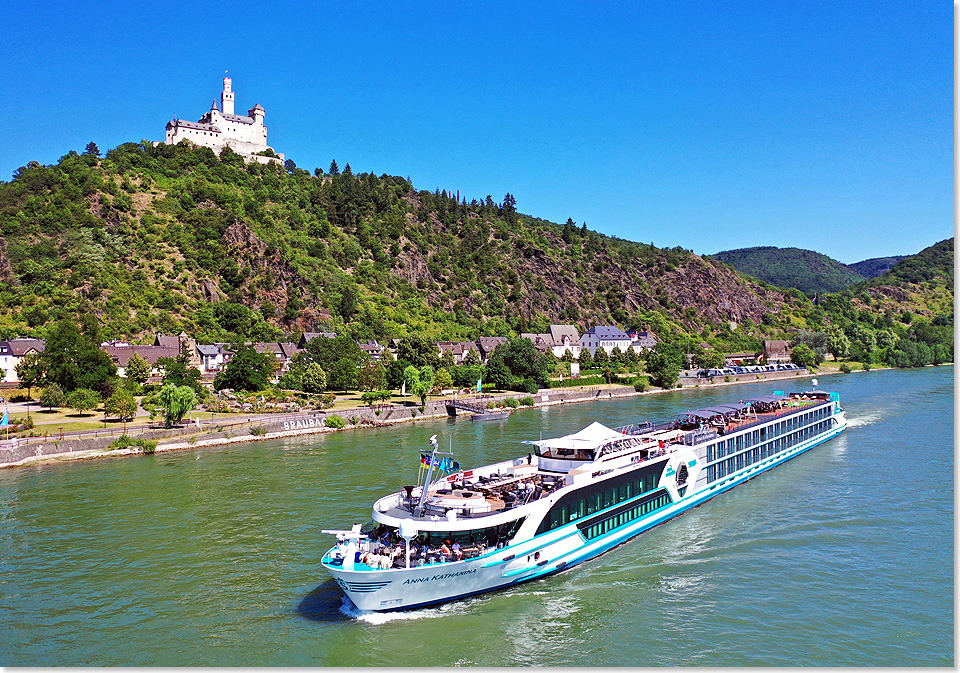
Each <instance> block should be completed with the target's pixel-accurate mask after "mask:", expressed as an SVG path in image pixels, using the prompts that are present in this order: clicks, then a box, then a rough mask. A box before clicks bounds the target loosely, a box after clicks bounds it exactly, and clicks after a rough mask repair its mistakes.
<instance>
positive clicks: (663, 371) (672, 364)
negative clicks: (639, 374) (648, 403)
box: [647, 347, 680, 388]
mask: <svg viewBox="0 0 960 673" xmlns="http://www.w3.org/2000/svg"><path fill="white" fill-rule="evenodd" d="M647 373H648V374H649V375H650V382H651V383H652V384H653V385H655V386H659V387H660V388H673V387H674V386H675V385H677V380H678V379H679V378H680V362H679V361H678V359H677V358H676V357H675V355H674V354H670V353H667V352H665V349H664V348H663V347H660V348H658V349H657V350H655V351H652V352H651V353H648V354H647Z"/></svg>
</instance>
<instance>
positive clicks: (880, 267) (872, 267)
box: [847, 255, 910, 278]
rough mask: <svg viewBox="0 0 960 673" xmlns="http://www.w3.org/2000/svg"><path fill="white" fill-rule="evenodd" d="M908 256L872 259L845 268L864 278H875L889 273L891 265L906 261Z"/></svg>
mask: <svg viewBox="0 0 960 673" xmlns="http://www.w3.org/2000/svg"><path fill="white" fill-rule="evenodd" d="M909 256H910V255H894V256H893V257H874V258H873V259H865V260H863V261H862V262H857V263H856V264H848V265H847V266H848V267H849V268H851V269H853V270H854V271H856V272H857V273H859V274H860V275H861V276H863V277H864V278H876V277H877V276H882V275H883V274H885V273H886V272H887V271H889V270H890V269H891V268H892V267H893V265H894V264H896V263H897V262H899V261H900V260H901V259H906V258H907V257H909Z"/></svg>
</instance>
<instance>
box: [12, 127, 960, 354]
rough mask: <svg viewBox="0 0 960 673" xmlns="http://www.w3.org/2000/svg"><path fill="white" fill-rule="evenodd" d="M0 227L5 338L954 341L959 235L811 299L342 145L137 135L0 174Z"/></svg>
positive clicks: (688, 348)
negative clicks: (598, 330)
mask: <svg viewBox="0 0 960 673" xmlns="http://www.w3.org/2000/svg"><path fill="white" fill-rule="evenodd" d="M0 230H2V232H3V236H2V237H0V281H2V284H0V337H3V338H6V337H10V336H14V335H18V334H19V335H21V336H35V337H38V338H44V337H45V336H46V332H47V329H48V326H49V325H51V324H52V323H53V321H54V320H55V319H57V318H60V317H78V316H81V315H93V316H95V317H96V318H97V319H98V323H99V325H100V330H99V338H100V339H110V338H127V339H131V340H135V341H143V340H152V336H153V334H154V333H155V332H158V331H160V332H165V333H171V332H173V333H176V332H179V331H180V330H185V331H186V332H187V333H188V334H190V335H192V336H194V337H195V338H197V339H198V340H199V341H200V342H201V343H210V342H216V341H222V342H234V341H236V340H238V339H242V340H255V341H275V340H281V339H284V340H296V339H297V338H298V337H299V335H300V334H301V333H302V332H304V331H321V330H327V329H331V330H335V331H337V332H340V333H346V334H349V335H351V336H352V337H354V338H356V339H358V340H361V341H365V340H367V339H377V340H379V341H380V342H381V343H384V342H385V341H386V340H388V339H390V338H403V337H405V336H407V335H411V334H415V335H418V336H422V337H424V338H426V339H431V340H459V339H475V338H477V337H479V336H480V335H501V336H509V335H516V334H518V333H520V332H544V331H546V330H547V328H548V326H549V325H550V324H551V323H563V324H568V323H569V324H574V325H576V326H577V327H578V328H579V329H580V331H581V332H583V331H586V330H587V329H589V328H591V327H592V326H593V325H595V324H615V325H618V326H620V327H623V328H627V329H631V328H632V329H650V330H652V331H653V332H654V333H656V335H657V336H658V337H659V338H660V340H661V342H662V343H665V344H672V346H673V348H674V349H676V350H677V352H678V353H680V354H681V355H679V356H678V358H679V357H682V353H684V352H693V351H696V350H697V349H699V345H698V344H700V343H701V342H707V343H709V344H711V345H713V346H715V347H716V348H717V349H718V350H720V351H724V352H735V351H740V350H752V351H756V350H759V348H760V347H761V341H762V340H763V339H781V338H786V339H790V338H794V337H797V338H800V339H806V340H809V341H810V342H811V344H812V345H813V346H814V347H815V348H820V349H822V348H823V346H822V343H821V342H823V339H825V338H826V337H825V335H826V334H828V333H833V334H834V336H836V334H837V329H839V330H840V331H842V332H844V333H845V334H846V335H847V337H848V338H849V340H850V342H851V345H850V352H851V353H855V354H857V355H860V356H863V357H866V358H869V359H870V361H873V362H880V361H884V358H887V359H890V358H899V360H901V361H902V360H903V357H906V358H907V360H908V361H910V362H913V363H925V362H931V361H940V362H943V361H946V360H947V359H949V358H950V357H952V343H953V339H952V329H953V328H952V325H953V307H952V297H953V286H952V278H953V276H952V259H953V247H952V240H951V241H949V249H947V246H946V244H947V242H944V243H943V244H938V246H934V247H933V248H931V249H929V250H928V251H924V252H923V253H921V254H920V255H917V256H915V257H913V258H910V259H908V260H903V261H901V262H899V263H898V264H897V265H895V266H894V267H893V268H892V269H891V270H890V271H889V272H888V273H887V274H884V275H883V276H882V277H881V278H878V279H875V280H874V281H870V282H869V283H863V284H861V285H858V286H855V289H847V290H844V291H843V292H841V293H838V294H836V295H828V296H827V297H821V302H820V305H818V306H814V304H813V303H812V302H811V301H810V300H809V299H808V298H807V297H806V296H804V295H803V293H801V292H800V291H799V290H797V289H789V290H783V289H780V288H777V287H773V286H772V285H770V283H769V282H766V281H764V280H759V281H757V280H753V279H750V278H747V277H745V276H743V275H742V274H740V273H738V272H737V271H735V270H733V269H732V268H731V267H730V266H728V265H727V264H724V263H722V262H720V261H718V260H714V259H711V258H707V257H700V256H697V255H694V254H693V253H692V252H690V251H689V250H685V249H683V248H679V247H677V248H672V249H661V248H656V247H654V246H653V245H648V244H643V243H634V242H630V241H624V240H621V239H617V238H611V237H607V236H603V235H601V234H599V233H597V232H594V231H590V230H588V229H587V228H586V225H582V226H579V227H578V226H576V224H575V223H574V222H573V221H572V220H568V221H567V222H566V223H565V224H563V225H558V224H554V223H550V222H547V221H545V220H541V219H538V218H536V217H532V216H528V215H524V214H522V213H520V212H518V210H517V204H516V201H515V199H514V198H513V197H512V196H510V195H509V194H507V195H506V196H505V197H504V198H503V200H502V201H500V202H497V201H494V199H493V198H492V197H490V196H488V197H486V198H485V199H483V200H482V201H471V202H469V203H467V202H464V201H459V200H458V199H457V198H455V197H453V196H451V195H450V194H447V193H446V192H441V191H435V192H429V191H418V190H416V189H415V188H414V186H413V185H412V184H410V183H409V182H408V181H407V180H405V179H403V178H400V177H394V176H389V175H379V176H378V175H375V174H372V173H362V174H360V173H358V174H355V173H353V172H352V171H351V169H350V166H349V164H346V165H345V166H343V168H342V169H341V168H340V167H338V166H337V165H336V162H333V163H332V164H331V166H330V167H329V169H328V170H326V171H324V170H321V169H319V168H317V169H315V170H314V171H312V172H308V171H306V170H302V169H299V168H297V167H296V166H295V164H293V162H292V161H288V162H287V163H286V165H285V166H283V165H280V164H279V163H273V164H270V165H266V166H264V165H261V164H257V163H253V164H249V165H247V164H245V163H244V161H243V159H242V158H241V157H240V156H238V155H236V154H234V153H233V152H230V151H229V150H225V151H224V152H223V153H221V155H220V156H217V155H215V154H214V153H213V152H212V151H211V150H209V149H206V148H196V147H193V146H190V145H187V144H181V145H176V146H168V145H165V144H160V145H159V146H157V147H153V146H152V145H151V144H150V143H148V142H141V143H128V144H124V145H121V146H119V147H117V148H115V149H113V150H110V151H109V152H108V153H107V154H106V156H104V157H101V156H100V152H99V150H98V149H97V148H96V147H95V146H93V144H92V143H91V145H90V146H88V150H87V151H86V152H84V153H83V154H78V153H77V152H69V153H68V154H66V155H65V156H63V157H61V159H60V160H59V161H58V162H57V163H56V164H54V165H50V166H41V165H40V164H37V163H36V162H31V163H29V164H27V165H26V166H24V167H22V168H20V169H18V170H17V171H16V173H15V175H14V178H13V180H12V181H10V182H6V183H0ZM948 258H949V260H948ZM948 261H949V269H950V272H949V274H947V275H948V276H949V281H948V280H947V279H946V276H944V273H945V270H946V269H947V267H948ZM780 282H782V283H783V284H785V285H789V284H791V283H788V282H786V281H780ZM948 285H949V287H948ZM831 330H832V332H831ZM798 335H799V336H798ZM810 335H814V336H813V337H811V336H810ZM920 342H923V344H925V345H924V346H923V348H927V350H926V351H924V350H923V348H921V347H919V346H916V344H919V343H920ZM818 344H820V345H818ZM910 344H914V345H913V346H911V345H910ZM914 346H916V348H914ZM911 348H913V349H914V350H910V349H911ZM897 353H905V354H906V355H904V356H903V357H901V355H898V354H897Z"/></svg>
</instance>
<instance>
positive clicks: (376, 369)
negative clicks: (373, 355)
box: [357, 360, 387, 391]
mask: <svg viewBox="0 0 960 673" xmlns="http://www.w3.org/2000/svg"><path fill="white" fill-rule="evenodd" d="M386 383H387V370H386V369H385V368H384V366H383V365H382V364H380V363H379V362H376V361H374V360H367V361H366V362H364V363H363V364H362V365H360V371H359V372H358V373H357V387H358V388H360V390H367V391H370V390H377V389H380V388H383V387H384V386H385V385H386Z"/></svg>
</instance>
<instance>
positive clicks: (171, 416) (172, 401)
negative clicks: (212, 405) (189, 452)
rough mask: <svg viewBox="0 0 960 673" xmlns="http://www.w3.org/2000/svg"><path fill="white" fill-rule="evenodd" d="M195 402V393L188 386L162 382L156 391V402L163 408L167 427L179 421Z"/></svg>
mask: <svg viewBox="0 0 960 673" xmlns="http://www.w3.org/2000/svg"><path fill="white" fill-rule="evenodd" d="M196 403H197V395H196V393H195V392H193V388H191V387H190V386H175V385H173V384H172V383H167V384H164V386H163V387H162V388H160V391H159V392H158V393H157V404H159V405H160V407H161V408H162V409H163V412H164V421H165V422H166V425H167V427H168V428H169V427H172V426H173V425H175V424H177V423H180V421H182V420H183V417H184V416H185V415H186V414H187V412H188V411H190V410H191V409H193V406H194V405H195V404H196Z"/></svg>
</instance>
